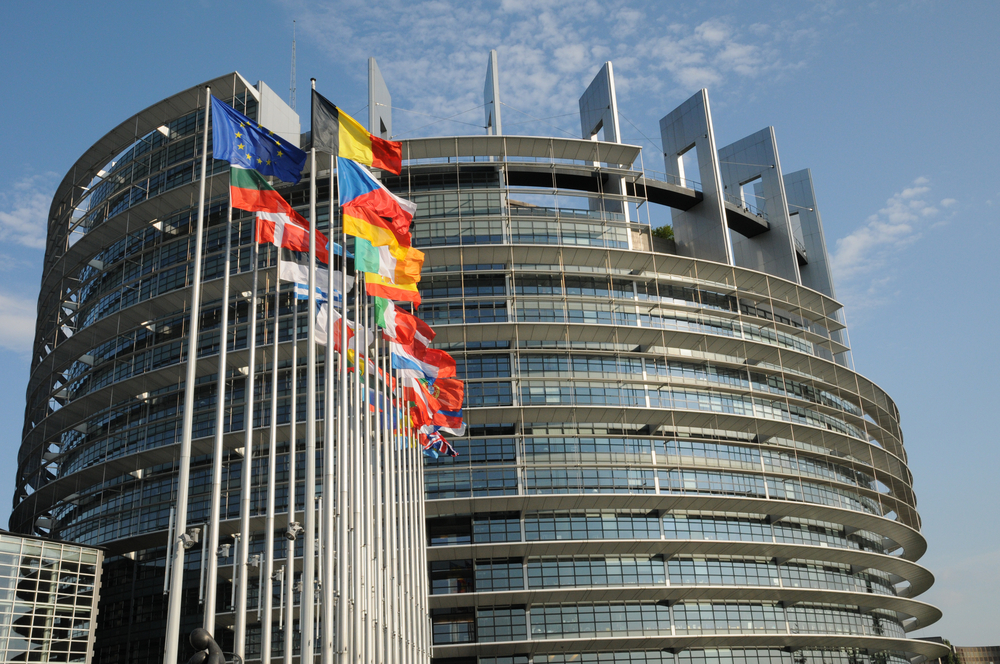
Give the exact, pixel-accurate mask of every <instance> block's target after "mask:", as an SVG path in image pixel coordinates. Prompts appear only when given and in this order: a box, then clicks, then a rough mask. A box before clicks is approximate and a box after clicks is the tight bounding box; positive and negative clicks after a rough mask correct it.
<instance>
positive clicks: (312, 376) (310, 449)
mask: <svg viewBox="0 0 1000 664" xmlns="http://www.w3.org/2000/svg"><path fill="white" fill-rule="evenodd" d="M311 81H312V87H313V90H315V89H316V79H315V78H314V79H311ZM328 324H329V323H328ZM306 347H307V354H306V358H307V359H306V467H305V473H306V477H305V493H306V495H305V505H304V507H305V512H304V514H303V519H302V520H303V528H304V529H305V533H304V534H305V537H304V538H303V549H302V597H301V601H300V607H299V623H300V624H301V629H302V644H301V649H300V652H301V655H300V657H301V659H300V661H301V662H302V663H303V664H306V663H307V662H308V664H312V662H313V661H314V659H315V654H314V653H315V650H314V645H313V644H314V643H315V638H316V635H315V633H314V628H313V595H314V592H315V589H314V585H313V584H314V582H315V562H316V558H315V556H316V553H315V551H316V511H315V510H314V509H313V498H314V497H315V495H316V148H310V150H309V337H308V343H307V346H306Z"/></svg>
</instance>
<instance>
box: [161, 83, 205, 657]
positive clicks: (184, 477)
mask: <svg viewBox="0 0 1000 664" xmlns="http://www.w3.org/2000/svg"><path fill="white" fill-rule="evenodd" d="M211 95H212V88H211V87H210V86H207V85H206V86H205V125H204V133H203V134H202V142H201V183H200V184H199V185H198V221H197V222H196V224H195V231H194V232H195V236H194V275H193V278H192V280H191V311H190V320H189V322H188V345H187V372H186V381H185V383H184V419H183V424H182V425H181V447H180V451H179V455H178V456H179V458H178V466H179V468H178V471H177V527H176V529H175V530H174V533H175V538H174V541H175V544H177V546H174V548H173V560H170V561H167V563H166V564H168V565H170V566H171V574H170V597H169V599H168V601H167V631H166V635H165V637H164V639H165V641H164V647H163V661H164V662H165V664H175V662H177V652H178V648H179V647H180V633H181V593H182V591H183V588H184V552H185V551H186V549H185V548H184V546H183V545H182V544H181V543H180V542H179V541H177V540H179V539H180V538H181V537H182V536H186V535H187V510H188V483H189V481H190V478H191V429H192V426H193V424H194V387H195V379H196V378H197V367H198V326H199V323H200V322H201V253H202V231H203V230H204V228H205V181H206V179H207V175H206V171H207V169H208V122H209V119H210V118H209V116H210V115H211V110H210V109H209V107H210V102H211ZM178 533H179V535H177V534H178Z"/></svg>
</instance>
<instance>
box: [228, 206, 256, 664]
mask: <svg viewBox="0 0 1000 664" xmlns="http://www.w3.org/2000/svg"><path fill="white" fill-rule="evenodd" d="M256 225H257V218H256V217H253V225H252V227H251V231H250V237H251V244H250V261H251V264H252V266H253V278H252V279H251V284H252V285H251V286H250V305H249V308H248V311H247V325H249V326H250V331H249V334H248V335H247V337H248V341H247V353H248V355H247V378H246V388H245V390H244V392H245V394H246V397H245V401H244V403H245V404H246V405H245V406H244V408H245V409H246V410H245V411H244V413H243V477H242V479H241V480H240V535H241V536H242V538H243V546H241V547H240V557H239V570H240V585H239V593H238V594H237V596H236V617H235V625H234V627H233V631H234V632H235V633H234V637H235V642H234V645H233V651H234V652H235V653H236V654H237V655H239V656H240V658H241V659H243V660H244V661H245V660H246V641H247V627H246V625H247V620H246V612H247V589H248V581H249V578H250V575H249V574H247V559H248V554H249V553H250V544H251V537H250V496H251V493H252V490H251V486H250V484H251V482H252V481H253V409H254V387H255V384H256V377H257V273H258V270H257V237H256V232H255V231H256ZM257 601H258V602H259V601H260V598H259V597H258V598H257Z"/></svg>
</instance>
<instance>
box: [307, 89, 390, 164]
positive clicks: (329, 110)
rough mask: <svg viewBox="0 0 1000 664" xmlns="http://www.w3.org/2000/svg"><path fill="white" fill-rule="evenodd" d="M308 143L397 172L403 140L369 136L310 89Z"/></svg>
mask: <svg viewBox="0 0 1000 664" xmlns="http://www.w3.org/2000/svg"><path fill="white" fill-rule="evenodd" d="M312 144H313V147H314V148H316V149H317V150H319V151H320V152H326V153H327V154H332V155H336V156H338V157H344V158H346V159H351V160H353V161H356V162H358V163H359V164H365V165H366V166H371V167H373V168H381V169H384V170H387V171H390V172H392V173H395V174H396V175H399V172H400V170H401V169H402V167H403V147H402V146H403V144H402V143H400V142H399V141H387V140H385V139H384V138H379V137H378V136H373V135H371V134H370V133H368V130H366V129H365V128H364V127H362V126H361V123H359V122H358V121H357V120H355V119H354V118H352V117H351V116H350V115H348V114H347V113H344V112H343V111H342V110H340V109H339V108H337V107H336V106H335V105H334V104H333V102H331V101H330V100H329V99H327V98H326V97H324V96H323V95H321V94H320V93H318V92H316V91H315V90H313V91H312Z"/></svg>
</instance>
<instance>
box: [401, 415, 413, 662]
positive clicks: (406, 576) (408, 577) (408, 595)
mask: <svg viewBox="0 0 1000 664" xmlns="http://www.w3.org/2000/svg"><path fill="white" fill-rule="evenodd" d="M403 412H404V420H403V431H405V432H406V434H405V435H404V436H403V445H402V448H401V449H400V451H399V457H400V459H399V460H400V469H401V472H400V474H399V477H400V481H401V482H402V485H403V486H402V491H401V494H402V496H403V502H402V505H401V506H400V507H401V516H402V522H401V524H400V531H401V535H402V538H403V546H402V547H401V548H402V550H403V552H404V555H403V560H402V563H403V565H402V567H403V569H402V579H403V581H404V583H403V606H404V607H405V609H406V612H405V614H404V622H403V629H404V633H405V635H406V652H405V656H404V661H406V662H410V664H413V646H414V643H413V602H414V600H415V598H414V597H413V593H412V587H413V570H412V569H411V567H410V551H411V548H412V544H411V543H410V518H411V517H410V482H409V479H410V476H409V473H410V464H409V458H408V454H407V451H408V450H409V448H410V444H411V442H410V422H409V419H410V418H409V417H408V414H407V413H406V411H405V410H404V411H403Z"/></svg>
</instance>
